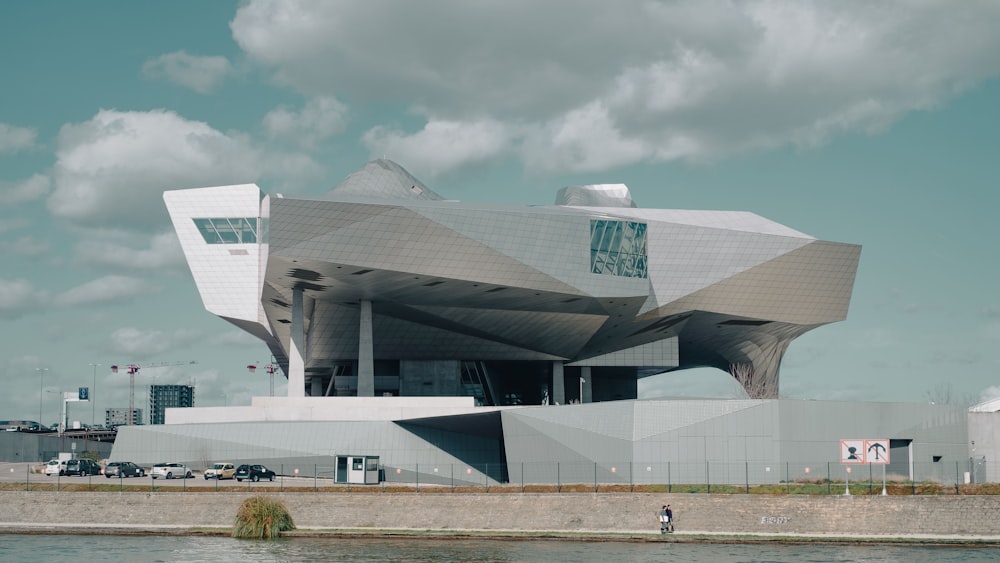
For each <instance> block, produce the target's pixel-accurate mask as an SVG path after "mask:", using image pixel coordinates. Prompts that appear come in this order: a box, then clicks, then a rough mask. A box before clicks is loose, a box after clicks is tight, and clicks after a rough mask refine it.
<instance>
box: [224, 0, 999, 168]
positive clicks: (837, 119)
mask: <svg viewBox="0 0 1000 563" xmlns="http://www.w3.org/2000/svg"><path fill="white" fill-rule="evenodd" d="M445 14H447V17H443V16H444V15H445ZM998 19H1000V4H997V3H995V2H968V3H965V4H963V6H962V9H961V10H956V9H955V8H954V6H952V5H950V4H947V3H934V2H923V3H914V2H883V3H874V4H872V3H868V4H866V3H795V2H770V1H766V0H762V1H756V2H755V1H749V2H740V3H716V2H694V1H688V2H670V3H656V2H635V3H624V4H621V3H607V2H599V1H597V0H574V1H569V0H565V1H559V0H556V1H552V2H546V3H542V4H538V3H537V2H526V1H517V0H514V1H511V2H504V3H483V2H446V1H431V2H419V3H412V2H404V3H399V2H389V1H379V0H366V1H364V2H296V3H291V2H281V1H277V0H250V1H248V2H246V3H245V4H243V5H242V6H241V7H240V9H239V10H238V12H237V14H236V16H235V18H234V19H233V21H232V22H231V28H232V31H233V37H234V39H235V40H236V41H237V43H238V44H239V45H240V47H241V48H242V49H243V50H244V51H245V52H246V53H247V55H248V56H249V58H250V59H251V60H254V61H256V62H258V63H260V64H263V65H265V66H266V67H269V68H271V69H273V70H274V72H275V75H276V77H277V78H278V80H280V81H283V82H284V83H286V84H289V85H291V86H292V87H294V88H296V89H297V90H298V91H300V92H302V93H304V94H306V95H308V96H315V97H320V96H338V97H339V98H340V99H345V100H359V101H363V102H367V103H372V104H379V103H383V102H388V103H397V104H398V103H406V104H412V109H413V110H414V111H415V112H417V113H418V114H419V115H421V116H423V117H424V118H425V119H426V121H427V126H426V127H424V128H423V129H421V130H418V131H411V132H409V133H406V132H401V131H398V130H395V129H391V128H387V127H381V128H376V129H374V130H373V131H371V132H369V134H368V135H367V136H366V143H367V144H368V145H369V148H371V149H373V150H374V149H375V148H377V147H381V146H389V147H393V146H394V147H398V149H399V150H400V151H403V152H405V153H407V154H409V153H414V154H416V153H419V152H420V150H419V146H418V140H419V139H426V138H430V139H431V140H434V141H435V142H437V143H438V145H437V148H439V149H441V150H445V151H455V152H456V155H455V156H450V157H449V156H442V157H439V159H440V162H439V163H437V165H436V166H437V167H439V168H440V167H447V166H454V167H458V166H462V165H463V164H464V163H466V162H470V161H473V160H474V159H475V158H481V157H482V156H480V155H485V156H492V155H503V154H509V153H508V152H507V151H508V150H510V151H516V150H517V149H518V148H522V149H523V150H522V151H521V152H520V154H521V155H522V158H524V159H525V160H526V161H528V162H529V164H531V165H533V166H545V167H547V168H557V167H558V168H560V169H565V170H574V171H575V170H601V169H607V168H611V167H615V166H621V165H624V164H630V163H633V162H638V161H662V160H672V159H689V160H696V161H701V160H711V159H714V158H719V157H721V156H725V155H727V154H734V153H740V152H746V151H753V150H766V149H773V148H775V147H780V146H786V145H794V146H799V147H812V146H815V145H817V144H820V143H823V142H825V141H826V140H828V139H829V138H831V137H833V136H835V135H838V134H842V133H845V132H866V133H872V132H878V131H880V130H883V129H884V128H885V127H887V126H889V125H891V124H892V123H893V122H894V121H895V120H897V119H899V118H900V117H901V116H902V115H904V114H906V113H907V112H911V111H915V110H925V109H932V108H934V107H935V106H937V105H940V104H942V103H945V102H946V101H948V100H949V99H950V98H951V97H953V96H955V95H957V94H958V93H960V92H962V91H964V90H965V89H967V88H969V87H970V86H972V85H974V84H976V83H978V82H980V81H982V80H985V79H986V78H988V77H991V76H996V75H997V74H1000V57H997V56H996V53H997V52H998V51H1000V34H997V33H995V29H994V28H995V26H994V24H993V22H995V21H997V20H998ZM487 22H488V25H487V24H486V23H487ZM555 30H558V31H555ZM352 103H353V102H352ZM590 120H593V121H590ZM489 122H498V123H504V124H510V123H513V124H517V128H518V131H517V132H516V133H515V132H512V131H507V132H506V134H505V135H504V136H502V137H501V138H502V140H503V141H504V142H505V143H507V146H501V147H496V146H493V145H488V146H487V148H488V149H489V152H481V149H480V152H476V151H470V150H469V149H467V148H466V147H464V146H462V144H461V143H459V142H454V143H448V142H446V141H447V139H439V138H438V137H436V136H434V135H431V134H430V133H429V131H430V130H433V129H435V128H437V127H440V126H441V124H447V125H448V126H449V127H451V128H453V129H454V130H455V131H464V130H466V129H475V126H476V125H477V124H482V123H489Z"/></svg>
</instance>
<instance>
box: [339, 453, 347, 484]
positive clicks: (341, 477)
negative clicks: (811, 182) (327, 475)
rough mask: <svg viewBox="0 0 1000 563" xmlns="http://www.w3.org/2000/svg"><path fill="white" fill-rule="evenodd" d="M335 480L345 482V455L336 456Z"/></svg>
mask: <svg viewBox="0 0 1000 563" xmlns="http://www.w3.org/2000/svg"><path fill="white" fill-rule="evenodd" d="M337 482H338V483H346V482H347V456H337Z"/></svg>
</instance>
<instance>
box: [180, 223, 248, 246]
mask: <svg viewBox="0 0 1000 563" xmlns="http://www.w3.org/2000/svg"><path fill="white" fill-rule="evenodd" d="M193 220H194V224H195V226H196V227H198V232H200V233H201V236H202V237H203V238H204V239H205V242H207V243H208V244H254V243H256V242H257V238H258V237H257V218H256V217H216V218H208V219H193Z"/></svg>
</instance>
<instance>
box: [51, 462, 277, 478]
mask: <svg viewBox="0 0 1000 563" xmlns="http://www.w3.org/2000/svg"><path fill="white" fill-rule="evenodd" d="M45 474H46V475H79V476H87V475H101V474H103V475H104V476H105V477H107V478H108V479H111V478H112V477H118V478H125V477H145V476H146V470H145V469H144V468H142V467H140V466H138V465H136V464H135V463H132V462H131V461H112V462H110V463H108V464H107V466H105V467H104V468H102V467H101V466H100V464H98V463H97V462H96V461H92V460H89V459H70V460H60V459H53V460H51V461H49V462H48V463H47V464H46V465H45ZM203 475H204V477H205V479H236V480H237V481H240V482H242V481H243V480H244V479H246V480H248V481H255V482H256V481H260V480H261V479H267V480H269V481H274V477H275V473H274V471H272V470H270V469H268V468H267V467H265V466H263V465H261V464H258V463H244V464H241V465H239V466H237V465H236V464H233V463H228V462H218V463H214V464H212V467H210V468H208V469H206V470H205V471H204V473H203ZM149 476H150V477H152V478H153V479H159V478H161V477H162V478H164V479H190V478H191V477H193V476H194V472H193V471H191V469H190V468H188V467H187V466H185V465H184V464H182V463H157V464H156V465H154V466H153V467H152V468H151V469H150V471H149Z"/></svg>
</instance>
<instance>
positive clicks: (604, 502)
mask: <svg viewBox="0 0 1000 563" xmlns="http://www.w3.org/2000/svg"><path fill="white" fill-rule="evenodd" d="M263 494H264V495H266V496H268V497H272V498H276V499H280V500H282V501H283V502H284V503H285V506H286V507H287V508H288V510H289V512H291V514H292V517H293V518H294V520H295V524H296V525H297V526H298V527H300V528H336V529H347V528H362V529H372V530H407V529H409V530H482V531H510V530H515V531H524V532H606V533H614V532H623V533H636V532H649V533H658V531H659V524H658V523H657V518H656V514H657V512H658V510H659V508H660V507H661V506H662V505H664V504H670V505H671V507H672V508H673V509H674V512H675V515H676V517H677V523H676V526H677V531H678V532H687V533H693V532H707V533H723V534H782V533H789V534H815V535H836V534H845V535H849V534H850V535H853V534H862V535H876V536H877V535H886V536H906V535H915V534H928V535H949V536H965V535H967V536H1000V497H995V496H886V497H882V496H804V495H803V496H799V495H775V496H771V495H702V494H645V493H632V494H626V493H622V494H616V493H600V494H593V493H562V494H553V493H545V494H532V493H522V494H506V493H499V494H498V493H489V494H464V493H460V494H453V493H422V492H421V493H367V494H366V493H354V494H351V493H288V492H285V493H270V492H266V493H263ZM248 496H252V494H251V493H247V492H241V493H235V492H226V493H174V492H170V493H159V494H150V493H139V492H128V493H107V492H100V493H97V492H61V493H56V492H2V493H0V525H3V524H22V525H28V524H55V525H67V526H69V525H77V524H86V525H88V526H95V525H97V526H100V525H104V526H107V527H109V528H113V527H115V526H149V527H156V526H172V527H189V528H201V527H217V528H218V527H222V528H225V527H230V526H232V523H233V519H234V517H235V515H236V511H237V509H238V507H239V505H240V503H241V502H242V501H243V500H244V499H245V498H247V497H248ZM15 527H17V526H15Z"/></svg>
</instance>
